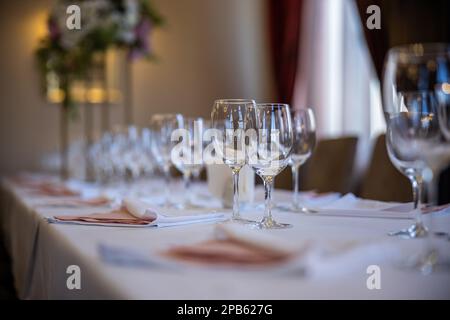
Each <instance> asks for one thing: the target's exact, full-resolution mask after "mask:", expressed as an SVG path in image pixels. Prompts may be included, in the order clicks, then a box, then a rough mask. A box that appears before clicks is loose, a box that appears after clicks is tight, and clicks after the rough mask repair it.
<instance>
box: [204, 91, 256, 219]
mask: <svg viewBox="0 0 450 320" xmlns="http://www.w3.org/2000/svg"><path fill="white" fill-rule="evenodd" d="M255 105H256V103H255V101H254V100H245V99H221V100H216V101H215V102H214V106H213V109H212V112H211V127H212V128H213V129H215V131H216V132H217V133H218V136H217V137H213V139H214V140H213V144H214V146H215V147H214V149H215V152H216V153H217V156H218V157H219V158H221V159H222V161H223V163H225V164H226V165H227V166H229V167H230V168H231V172H232V175H233V214H232V217H231V220H232V221H233V222H240V223H250V224H252V223H255V221H250V220H247V219H243V218H242V217H241V216H240V214H239V172H240V170H241V169H242V167H243V166H244V165H245V164H246V157H245V148H246V147H245V139H244V138H245V133H244V130H245V128H246V121H247V112H248V110H249V109H251V108H253V107H255Z"/></svg>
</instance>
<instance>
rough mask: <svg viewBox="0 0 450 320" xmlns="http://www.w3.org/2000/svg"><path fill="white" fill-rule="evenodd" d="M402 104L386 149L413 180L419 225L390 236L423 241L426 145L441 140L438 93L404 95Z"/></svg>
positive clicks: (390, 125)
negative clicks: (424, 147) (424, 149)
mask: <svg viewBox="0 0 450 320" xmlns="http://www.w3.org/2000/svg"><path fill="white" fill-rule="evenodd" d="M398 103H399V112H398V113H397V114H391V115H390V117H389V121H388V125H387V133H386V147H387V150H388V155H389V158H390V160H391V162H392V163H393V164H394V166H395V167H396V168H397V169H398V170H399V171H400V172H401V173H402V174H404V175H405V176H406V177H407V178H408V179H409V180H410V181H411V185H412V191H413V203H414V210H415V222H414V224H413V225H412V226H410V227H409V228H407V229H404V230H400V231H395V232H391V233H389V235H391V236H403V237H406V238H420V237H425V236H426V235H427V234H428V230H427V228H426V227H425V225H424V223H423V220H422V196H423V195H422V192H423V179H424V178H423V177H424V174H425V172H426V170H427V168H428V166H427V164H426V162H425V161H424V158H423V155H422V154H423V146H424V144H427V143H433V140H438V139H439V124H438V121H437V117H436V111H437V109H436V107H437V105H436V99H435V97H434V94H430V93H429V92H426V91H422V92H417V91H413V92H400V93H399V94H398Z"/></svg>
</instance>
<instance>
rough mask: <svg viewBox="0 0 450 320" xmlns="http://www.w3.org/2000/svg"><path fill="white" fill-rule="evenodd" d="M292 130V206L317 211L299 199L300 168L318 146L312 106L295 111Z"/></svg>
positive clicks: (292, 209) (305, 211) (304, 210)
mask: <svg viewBox="0 0 450 320" xmlns="http://www.w3.org/2000/svg"><path fill="white" fill-rule="evenodd" d="M292 131H293V135H294V143H293V146H292V153H291V157H290V159H289V165H290V166H291V171H292V184H293V185H294V194H293V197H292V207H291V208H289V209H290V210H291V211H294V212H303V213H315V212H316V211H315V210H312V209H309V208H306V207H304V206H303V205H302V204H301V203H300V200H299V177H298V175H299V169H300V166H301V165H303V164H304V163H305V162H306V161H307V160H308V159H309V157H311V155H312V153H313V151H314V147H315V146H316V120H315V117H314V111H313V110H312V109H310V108H307V109H300V110H297V111H295V112H293V117H292Z"/></svg>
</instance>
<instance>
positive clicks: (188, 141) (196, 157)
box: [150, 114, 209, 209]
mask: <svg viewBox="0 0 450 320" xmlns="http://www.w3.org/2000/svg"><path fill="white" fill-rule="evenodd" d="M208 127H209V122H208V121H206V120H204V119H203V118H201V117H197V118H190V117H185V116H183V115H182V114H156V115H154V116H153V117H152V119H151V122H150V130H151V133H152V139H151V143H150V146H151V152H152V154H153V157H154V159H155V161H156V163H157V165H158V167H159V168H160V170H161V171H162V172H163V173H164V176H165V179H166V184H165V189H166V190H165V199H164V206H166V207H177V208H183V209H190V208H196V206H195V205H194V204H193V202H192V199H191V194H192V192H191V191H190V185H191V180H192V178H196V179H198V178H199V176H200V173H201V171H202V170H203V168H204V164H205V163H204V159H203V149H204V142H203V137H204V134H205V131H206V129H207V128H208ZM172 166H174V167H175V168H176V169H177V170H178V171H179V172H181V174H182V175H183V180H184V188H185V191H186V192H185V199H184V201H183V202H182V203H178V204H174V203H172V202H171V201H170V190H169V185H170V178H171V173H170V168H171V167H172Z"/></svg>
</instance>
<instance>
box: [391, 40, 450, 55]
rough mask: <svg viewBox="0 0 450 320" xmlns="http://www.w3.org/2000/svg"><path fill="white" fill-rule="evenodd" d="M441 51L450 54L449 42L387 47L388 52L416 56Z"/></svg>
mask: <svg viewBox="0 0 450 320" xmlns="http://www.w3.org/2000/svg"><path fill="white" fill-rule="evenodd" d="M436 53H442V54H445V53H447V54H450V43H445V42H426V43H410V44H404V45H398V46H394V47H392V48H390V49H389V51H388V55H389V54H396V55H399V54H409V55H414V56H416V57H422V56H427V55H431V54H436Z"/></svg>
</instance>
